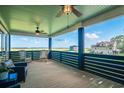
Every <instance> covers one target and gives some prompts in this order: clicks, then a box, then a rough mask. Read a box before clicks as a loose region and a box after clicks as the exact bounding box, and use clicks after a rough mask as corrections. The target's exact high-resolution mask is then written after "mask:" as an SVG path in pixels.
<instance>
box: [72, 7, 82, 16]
mask: <svg viewBox="0 0 124 93" xmlns="http://www.w3.org/2000/svg"><path fill="white" fill-rule="evenodd" d="M72 12H73V13H74V14H75V15H76V16H77V17H80V16H81V15H82V13H81V12H79V11H78V10H77V9H75V8H74V7H72Z"/></svg>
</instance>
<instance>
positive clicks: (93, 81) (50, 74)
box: [21, 60, 124, 88]
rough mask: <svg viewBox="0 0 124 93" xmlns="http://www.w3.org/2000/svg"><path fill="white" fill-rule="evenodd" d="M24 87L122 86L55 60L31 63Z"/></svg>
mask: <svg viewBox="0 0 124 93" xmlns="http://www.w3.org/2000/svg"><path fill="white" fill-rule="evenodd" d="M21 87H22V88H112V87H113V88H118V87H119V88H120V87H124V85H121V84H119V83H116V82H113V81H110V80H107V79H105V78H102V77H99V76H96V75H93V74H91V73H88V72H85V71H80V70H78V69H75V68H72V67H70V66H67V65H64V64H61V63H57V62H53V61H51V60H49V61H48V62H40V61H37V62H36V61H35V62H31V63H29V68H28V76H27V79H26V82H25V83H22V85H21Z"/></svg>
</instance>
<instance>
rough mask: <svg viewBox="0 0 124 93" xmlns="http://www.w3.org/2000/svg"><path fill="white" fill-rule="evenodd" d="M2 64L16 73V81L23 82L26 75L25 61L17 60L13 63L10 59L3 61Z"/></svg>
mask: <svg viewBox="0 0 124 93" xmlns="http://www.w3.org/2000/svg"><path fill="white" fill-rule="evenodd" d="M4 65H5V66H6V67H7V68H10V69H13V70H14V71H15V72H16V73H17V74H18V76H17V81H18V82H21V81H23V82H25V80H26V76H27V70H28V68H27V63H25V62H17V63H13V61H12V60H7V61H5V62H4Z"/></svg>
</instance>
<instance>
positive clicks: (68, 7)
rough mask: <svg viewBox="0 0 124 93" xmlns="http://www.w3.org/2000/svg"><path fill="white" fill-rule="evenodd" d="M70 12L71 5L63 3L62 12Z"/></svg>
mask: <svg viewBox="0 0 124 93" xmlns="http://www.w3.org/2000/svg"><path fill="white" fill-rule="evenodd" d="M71 12H72V6H71V5H65V6H64V13H67V14H70V13H71Z"/></svg>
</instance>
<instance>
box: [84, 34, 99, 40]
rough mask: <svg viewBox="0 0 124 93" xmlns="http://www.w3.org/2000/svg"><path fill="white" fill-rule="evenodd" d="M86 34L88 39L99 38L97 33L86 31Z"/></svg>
mask: <svg viewBox="0 0 124 93" xmlns="http://www.w3.org/2000/svg"><path fill="white" fill-rule="evenodd" d="M85 36H86V38H87V39H90V40H95V39H98V38H99V36H98V34H96V33H86V34H85Z"/></svg>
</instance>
